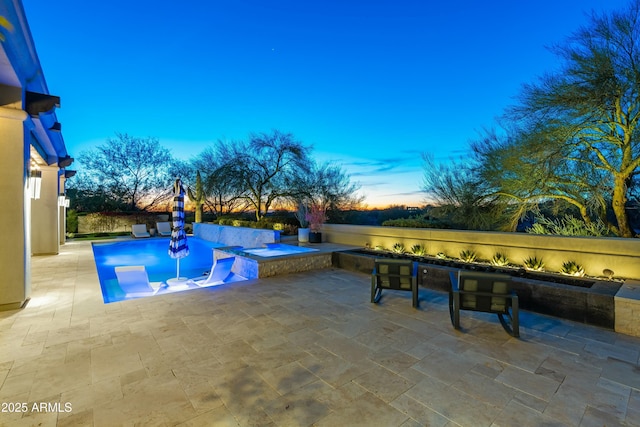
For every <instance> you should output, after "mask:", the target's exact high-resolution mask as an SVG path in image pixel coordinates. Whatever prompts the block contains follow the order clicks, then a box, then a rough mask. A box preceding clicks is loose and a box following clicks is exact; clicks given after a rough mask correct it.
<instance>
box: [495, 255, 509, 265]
mask: <svg viewBox="0 0 640 427" xmlns="http://www.w3.org/2000/svg"><path fill="white" fill-rule="evenodd" d="M491 264H492V265H495V266H498V267H505V266H507V265H509V258H508V257H507V256H506V255H505V254H503V253H500V252H497V253H496V254H495V255H494V256H493V258H491Z"/></svg>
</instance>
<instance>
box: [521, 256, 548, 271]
mask: <svg viewBox="0 0 640 427" xmlns="http://www.w3.org/2000/svg"><path fill="white" fill-rule="evenodd" d="M523 264H524V268H526V269H527V270H532V271H542V270H544V261H543V260H542V258H540V259H538V258H536V257H529V258H527V259H525V260H524V261H523Z"/></svg>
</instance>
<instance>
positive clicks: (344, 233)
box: [322, 224, 640, 279]
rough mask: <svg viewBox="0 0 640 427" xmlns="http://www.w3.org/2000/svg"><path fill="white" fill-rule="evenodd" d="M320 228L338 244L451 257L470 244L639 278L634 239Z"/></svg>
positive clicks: (593, 272) (513, 256)
mask: <svg viewBox="0 0 640 427" xmlns="http://www.w3.org/2000/svg"><path fill="white" fill-rule="evenodd" d="M322 231H323V234H324V239H325V241H327V242H331V243H340V244H344V245H354V246H359V247H366V246H367V245H369V247H371V248H374V247H375V246H377V245H381V246H383V247H386V248H391V247H393V245H394V244H395V243H398V242H400V243H403V244H404V246H405V247H406V248H411V246H413V245H415V244H422V245H424V246H425V247H426V249H427V253H429V254H433V255H435V254H436V253H438V252H444V253H446V254H448V255H449V256H451V257H456V256H458V254H459V253H460V251H462V250H468V249H472V250H474V251H475V252H476V254H477V255H478V257H479V258H481V259H491V257H492V256H493V255H494V254H495V253H496V252H501V253H504V254H505V255H507V256H508V257H509V259H510V260H512V261H513V262H515V263H521V262H522V260H524V259H526V258H529V257H532V256H535V257H537V258H543V259H544V261H545V264H546V268H547V269H548V270H551V271H560V269H561V267H562V263H563V262H566V261H569V260H572V261H576V262H577V263H579V264H581V265H582V266H583V267H584V268H585V271H586V274H587V275H590V276H602V275H603V270H604V269H610V270H613V272H614V275H615V277H622V278H629V279H640V262H638V259H640V239H622V238H604V237H559V236H540V235H534V234H526V233H500V232H485V231H459V230H437V229H428V228H401V227H375V226H365V225H344V224H324V225H323V229H322Z"/></svg>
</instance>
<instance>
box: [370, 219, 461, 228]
mask: <svg viewBox="0 0 640 427" xmlns="http://www.w3.org/2000/svg"><path fill="white" fill-rule="evenodd" d="M382 225H383V226H385V227H410V228H449V227H448V226H447V225H446V224H445V223H444V222H442V221H439V220H437V219H425V218H423V217H421V216H412V217H409V218H397V219H388V220H386V221H384V222H383V223H382Z"/></svg>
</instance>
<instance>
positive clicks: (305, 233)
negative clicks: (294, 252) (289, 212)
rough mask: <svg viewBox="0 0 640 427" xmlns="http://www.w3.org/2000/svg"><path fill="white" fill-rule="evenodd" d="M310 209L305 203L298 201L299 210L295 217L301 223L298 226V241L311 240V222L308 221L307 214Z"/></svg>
mask: <svg viewBox="0 0 640 427" xmlns="http://www.w3.org/2000/svg"><path fill="white" fill-rule="evenodd" d="M308 213H309V210H308V209H307V205H305V204H304V203H302V202H301V203H298V210H297V211H296V212H295V214H294V215H295V217H296V219H297V220H298V222H299V223H300V227H299V228H298V242H302V243H306V242H308V241H309V222H308V221H307V214H308Z"/></svg>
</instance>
